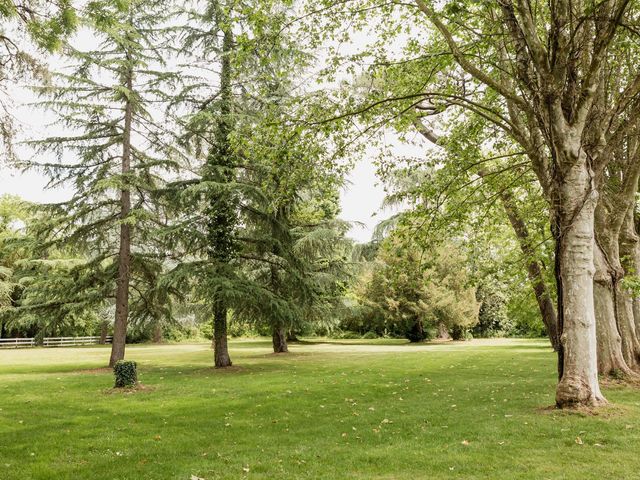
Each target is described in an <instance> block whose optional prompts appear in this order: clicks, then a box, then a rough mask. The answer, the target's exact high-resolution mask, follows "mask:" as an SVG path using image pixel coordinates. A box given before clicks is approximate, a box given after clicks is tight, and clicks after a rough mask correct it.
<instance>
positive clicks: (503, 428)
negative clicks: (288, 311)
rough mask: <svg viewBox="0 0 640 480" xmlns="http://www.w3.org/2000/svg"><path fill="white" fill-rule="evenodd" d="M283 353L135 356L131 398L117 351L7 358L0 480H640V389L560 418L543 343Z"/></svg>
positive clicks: (375, 344) (150, 351)
mask: <svg viewBox="0 0 640 480" xmlns="http://www.w3.org/2000/svg"><path fill="white" fill-rule="evenodd" d="M269 347H270V345H269V342H267V341H257V340H254V341H234V342H232V343H231V354H232V358H233V360H234V364H235V365H237V367H235V366H234V367H233V368H231V369H228V370H223V371H220V370H214V369H213V368H211V366H210V365H211V362H212V353H211V351H210V349H209V347H208V345H204V344H197V345H184V344H180V345H166V346H153V345H143V346H132V347H129V348H128V351H127V357H128V358H129V359H132V360H136V361H137V362H138V363H139V373H140V379H141V381H142V382H143V383H144V385H145V386H146V388H145V389H144V390H140V391H136V392H130V393H119V392H117V393H113V392H110V391H109V388H110V387H111V386H112V382H113V378H112V374H111V373H110V372H109V371H107V370H96V369H97V368H98V367H102V366H103V365H104V364H105V362H106V361H107V359H108V354H109V351H108V349H107V348H104V347H90V348H64V349H31V350H11V351H7V350H4V351H0V479H3V480H11V479H20V480H24V479H29V480H31V479H33V480H35V479H56V480H58V479H94V480H99V479H118V480H124V479H136V480H137V479H145V480H146V479H149V480H151V479H156V480H158V479H184V480H190V479H191V478H192V476H195V477H197V478H204V479H206V480H212V479H227V478H228V479H236V478H237V479H243V478H249V479H259V478H265V479H266V478H270V479H271V478H293V479H304V478H309V479H347V478H348V479H415V478H418V479H421V478H424V479H427V478H429V479H430V478H444V479H465V480H468V479H506V478H508V479H536V480H537V479H581V480H584V479H601V478H607V477H608V478H621V479H634V478H640V470H638V452H639V451H640V392H639V391H638V390H634V389H631V388H624V387H615V388H610V389H607V390H605V394H606V395H607V397H608V398H609V400H610V401H612V402H613V403H614V405H615V406H614V407H608V408H606V409H604V410H602V411H601V412H599V414H598V415H587V414H579V413H565V412H560V411H556V410H552V409H545V407H548V406H550V405H551V404H552V403H553V393H554V384H555V365H554V356H553V354H552V352H551V351H550V349H549V348H548V347H547V345H546V343H545V342H543V341H535V340H501V341H472V342H466V343H446V344H431V345H421V346H414V345H405V344H402V343H401V342H381V341H372V342H364V343H363V342H362V341H360V342H355V341H341V342H332V343H314V342H308V343H303V344H301V345H297V346H293V348H292V353H291V354H288V355H277V356H276V355H273V354H270V353H269Z"/></svg>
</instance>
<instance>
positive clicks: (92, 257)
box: [33, 0, 177, 366]
mask: <svg viewBox="0 0 640 480" xmlns="http://www.w3.org/2000/svg"><path fill="white" fill-rule="evenodd" d="M164 7H165V5H164V2H159V1H154V0H149V1H147V0H132V1H129V2H111V1H92V2H89V3H88V4H87V6H86V10H85V11H84V15H85V17H86V18H87V21H88V22H89V25H90V27H91V28H92V31H93V32H94V33H95V35H96V40H97V41H98V42H99V46H98V48H97V49H95V50H90V51H80V50H76V49H73V48H70V49H69V53H68V55H69V61H70V62H71V63H72V72H71V73H70V74H59V75H57V76H56V78H57V80H58V83H57V84H55V85H54V86H51V87H50V86H45V87H43V88H42V89H41V90H40V92H41V94H42V95H44V96H48V97H49V98H50V100H48V101H46V102H44V103H43V105H44V106H46V107H48V108H50V109H52V110H54V111H55V112H56V114H57V115H58V123H59V124H60V125H61V126H62V127H63V128H65V129H66V130H67V132H68V133H67V132H65V134H63V135H60V136H56V137H50V138H46V139H44V140H42V141H38V142H33V144H34V145H36V146H38V147H39V148H40V149H41V150H42V151H44V152H46V151H52V152H53V153H54V154H55V155H56V156H57V158H58V161H57V162H46V163H39V164H37V165H35V166H34V167H37V168H40V169H42V170H43V171H44V172H45V173H46V174H47V175H49V177H50V178H51V181H50V183H49V185H50V186H58V185H61V184H67V185H70V186H71V187H72V188H73V195H72V197H71V198H70V199H69V200H68V201H65V202H62V203H60V204H52V205H48V206H47V207H46V208H48V209H49V210H50V211H51V212H53V215H52V217H51V220H50V221H49V222H48V224H46V225H45V226H44V227H43V229H42V235H43V236H44V237H45V238H47V240H48V241H51V242H55V243H60V244H63V245H74V246H75V248H78V249H81V250H82V251H84V252H86V254H87V256H88V260H87V261H86V262H85V263H84V265H83V267H84V268H85V269H86V270H87V271H89V272H92V273H93V274H94V275H86V274H85V275H84V276H82V277H81V278H83V279H84V280H87V281H91V282H98V281H100V284H102V285H104V288H105V290H106V291H108V292H113V289H112V288H113V283H115V292H114V293H108V294H107V293H105V295H104V297H112V296H113V297H114V298H115V322H114V334H113V345H112V351H111V358H110V360H109V365H110V366H113V365H114V364H115V362H117V361H118V360H121V359H123V358H124V354H125V344H126V334H127V322H128V319H129V306H130V289H131V287H132V284H131V282H132V279H134V274H135V272H134V271H133V270H135V269H136V268H137V267H141V268H142V269H143V270H144V268H145V267H142V265H143V264H144V263H145V262H154V261H158V259H157V258H154V255H152V254H147V253H145V245H149V244H150V242H152V239H153V238H154V236H153V232H154V229H155V227H156V224H157V219H158V218H161V217H162V214H161V212H160V211H159V210H158V206H157V203H154V192H155V191H156V190H157V189H158V186H159V185H160V184H161V183H162V178H161V174H162V172H163V171H166V170H167V169H168V168H171V167H173V166H174V165H175V163H174V160H175V156H176V155H177V154H176V150H175V149H174V147H173V145H172V142H171V140H170V138H169V137H170V134H168V128H167V127H166V125H163V122H162V121H158V120H155V118H156V117H157V115H158V113H159V110H158V106H159V105H161V104H162V102H164V101H166V100H167V97H166V96H165V94H164V92H163V90H162V88H163V86H165V85H167V84H171V83H172V82H174V80H175V77H174V76H173V75H172V73H171V72H166V71H157V70H155V68H156V67H158V66H160V65H163V64H164V59H163V58H162V50H161V49H159V48H158V46H157V43H158V37H159V35H160V34H161V33H162V29H161V28H160V27H158V25H159V22H160V21H161V19H162V18H163V14H162V12H164ZM134 227H136V232H137V234H138V238H137V241H136V240H134V237H133V233H132V232H133V230H134ZM148 242H149V243H148ZM114 244H115V245H117V250H114V248H113V245H114ZM132 245H135V246H136V247H137V248H136V249H132ZM134 281H135V280H134ZM83 287H86V288H89V289H91V288H94V287H95V285H92V284H88V285H87V284H78V285H77V286H76V288H75V289H74V291H75V292H77V294H78V295H80V296H82V295H84V294H85V293H86V290H84V289H83ZM134 288H135V289H136V290H137V291H140V289H139V288H138V287H136V286H135V285H134ZM83 292H84V293H83Z"/></svg>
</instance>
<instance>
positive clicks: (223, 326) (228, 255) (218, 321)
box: [206, 25, 237, 368]
mask: <svg viewBox="0 0 640 480" xmlns="http://www.w3.org/2000/svg"><path fill="white" fill-rule="evenodd" d="M222 30H223V40H222V52H221V62H220V63H221V71H220V91H219V95H218V98H219V105H220V109H219V112H218V113H219V118H218V124H217V126H216V130H215V135H214V142H213V145H212V148H211V151H210V152H209V159H208V164H209V165H208V168H209V171H208V172H207V174H206V175H207V177H208V179H210V180H214V181H218V182H224V183H230V182H232V181H233V180H234V167H235V165H234V159H233V152H232V150H231V139H230V135H231V115H232V113H233V112H232V108H231V107H232V106H231V103H232V100H233V98H232V94H233V92H232V86H231V73H232V72H231V68H232V64H231V54H232V50H233V33H232V32H231V28H230V27H229V26H228V25H226V26H224V27H223V28H222ZM208 217H209V219H208V237H209V249H210V250H209V258H210V260H212V261H213V262H214V264H215V265H216V268H218V269H220V270H221V271H223V272H225V273H226V272H227V271H228V268H229V265H230V263H231V261H232V260H233V258H234V255H235V240H234V236H235V232H234V230H235V225H236V222H237V213H236V206H235V202H234V199H233V196H232V194H231V193H230V192H228V191H223V192H221V193H219V194H216V195H214V198H212V200H211V205H210V209H209V212H208ZM227 313H228V305H227V301H226V299H225V298H224V294H221V293H220V292H216V293H215V294H214V298H213V349H214V364H215V366H216V368H224V367H229V366H231V357H230V356H229V349H228V346H227Z"/></svg>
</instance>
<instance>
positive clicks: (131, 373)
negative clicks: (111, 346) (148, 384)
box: [113, 360, 138, 388]
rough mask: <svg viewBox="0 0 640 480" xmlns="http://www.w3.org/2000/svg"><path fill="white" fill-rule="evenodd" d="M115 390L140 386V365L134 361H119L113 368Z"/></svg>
mask: <svg viewBox="0 0 640 480" xmlns="http://www.w3.org/2000/svg"><path fill="white" fill-rule="evenodd" d="M113 374H114V375H115V377H116V384H115V388H126V387H134V386H135V385H137V384H138V364H137V363H136V362H134V361H132V360H118V361H117V362H116V364H115V365H114V366H113Z"/></svg>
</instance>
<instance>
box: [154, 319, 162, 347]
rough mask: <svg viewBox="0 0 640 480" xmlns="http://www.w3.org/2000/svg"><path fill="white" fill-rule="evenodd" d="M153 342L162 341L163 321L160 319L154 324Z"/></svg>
mask: <svg viewBox="0 0 640 480" xmlns="http://www.w3.org/2000/svg"><path fill="white" fill-rule="evenodd" d="M153 343H162V322H161V321H160V320H159V319H158V320H156V323H155V325H154V326H153Z"/></svg>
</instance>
